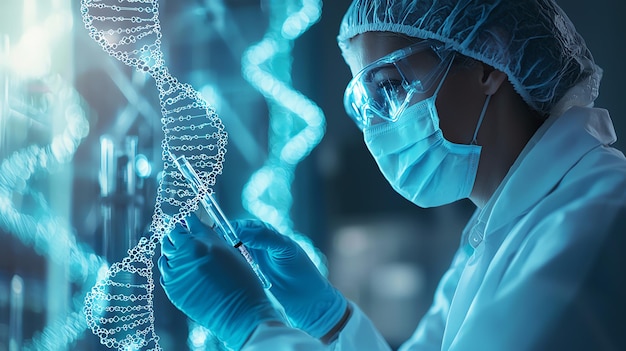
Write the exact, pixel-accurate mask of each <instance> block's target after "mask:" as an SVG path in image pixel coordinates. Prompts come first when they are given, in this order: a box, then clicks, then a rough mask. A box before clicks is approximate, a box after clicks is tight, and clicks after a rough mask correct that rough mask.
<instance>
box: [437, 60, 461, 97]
mask: <svg viewBox="0 0 626 351" xmlns="http://www.w3.org/2000/svg"><path fill="white" fill-rule="evenodd" d="M451 56H452V57H451V58H450V63H448V67H447V68H446V71H445V72H444V73H443V76H442V77H441V80H440V81H439V85H437V89H435V92H434V93H433V97H434V98H435V99H437V95H439V90H440V89H441V87H442V86H443V82H444V81H445V80H446V77H448V72H450V68H452V63H453V62H454V57H455V56H456V55H455V53H454V52H453V53H452V54H451Z"/></svg>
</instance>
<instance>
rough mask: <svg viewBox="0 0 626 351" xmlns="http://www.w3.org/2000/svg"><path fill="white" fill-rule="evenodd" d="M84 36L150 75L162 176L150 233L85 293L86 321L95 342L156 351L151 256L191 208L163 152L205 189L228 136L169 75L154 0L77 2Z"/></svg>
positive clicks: (190, 195) (192, 198)
mask: <svg viewBox="0 0 626 351" xmlns="http://www.w3.org/2000/svg"><path fill="white" fill-rule="evenodd" d="M81 16H82V18H83V22H84V24H85V27H86V28H87V30H88V32H89V35H90V37H91V38H92V39H93V40H95V41H96V42H97V43H98V44H100V46H101V47H102V48H103V49H104V51H106V52H107V53H108V54H109V55H110V56H113V57H114V58H116V59H118V60H119V61H121V62H123V63H124V64H126V65H128V66H130V67H134V68H135V69H137V70H139V71H141V72H145V73H146V74H149V75H150V76H151V77H152V78H153V79H154V81H155V83H156V87H157V89H158V93H159V102H160V105H161V123H162V130H163V135H164V138H163V142H162V144H161V146H162V160H163V177H162V178H161V180H160V183H159V189H158V192H157V196H156V203H155V207H154V213H153V217H152V222H151V224H150V232H151V236H150V237H149V238H147V237H142V238H141V239H140V240H139V242H138V244H137V245H136V246H135V247H133V248H132V249H130V250H129V251H128V255H127V256H126V257H125V258H123V259H122V260H121V261H120V262H115V263H113V264H112V265H111V266H110V268H109V270H108V272H107V273H106V275H105V276H104V277H103V278H102V279H100V280H98V282H97V283H96V284H95V285H94V286H93V288H92V289H91V291H90V292H89V293H88V294H87V296H86V298H85V307H84V314H85V317H86V320H87V324H88V325H89V327H90V329H91V330H92V332H93V333H94V334H96V335H97V336H98V337H99V338H100V342H101V343H102V344H104V345H106V346H107V347H109V348H116V349H119V350H137V349H146V350H161V347H160V346H159V337H158V335H157V334H156V332H155V329H154V308H153V297H154V295H153V292H154V281H153V256H154V253H155V250H156V247H157V245H158V244H159V242H160V240H161V238H162V237H163V236H164V235H165V234H166V233H167V232H169V230H170V229H171V228H172V227H173V226H174V225H175V224H176V223H178V222H180V221H181V220H182V219H183V218H184V217H185V216H186V215H188V214H189V213H190V212H192V211H195V210H196V209H197V206H198V198H197V196H196V194H195V193H194V192H193V189H191V188H190V186H189V185H188V183H187V182H186V181H185V179H184V178H183V175H182V174H181V173H180V172H179V171H178V170H177V168H176V166H175V164H174V163H173V160H172V159H170V156H169V155H170V152H171V153H173V154H175V155H177V156H185V158H186V159H187V160H188V161H189V162H190V163H191V164H192V166H193V168H194V169H195V170H196V172H197V173H198V175H199V177H200V178H201V180H202V182H203V184H204V185H205V187H206V188H207V189H209V190H210V191H212V190H211V189H212V187H213V185H215V181H216V177H217V175H219V174H221V173H222V164H223V162H224V156H225V153H226V144H227V140H228V134H227V133H226V131H225V129H224V126H223V124H222V121H221V120H220V118H219V117H218V115H217V114H216V112H215V110H214V109H213V108H212V107H211V106H210V105H209V104H208V103H207V102H206V101H205V100H204V99H203V98H202V97H201V96H200V93H199V92H197V91H196V90H194V89H193V87H192V86H191V85H189V84H186V83H181V82H180V81H178V79H176V78H175V77H174V76H172V75H171V74H170V73H169V71H168V69H167V67H166V66H165V62H164V59H163V52H162V51H161V37H162V34H161V26H160V22H159V4H158V1H157V0H81Z"/></svg>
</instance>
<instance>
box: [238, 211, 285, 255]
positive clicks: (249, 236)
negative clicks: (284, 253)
mask: <svg viewBox="0 0 626 351" xmlns="http://www.w3.org/2000/svg"><path fill="white" fill-rule="evenodd" d="M232 225H233V229H235V231H236V232H237V235H238V236H239V239H240V240H241V242H243V243H244V245H246V247H248V248H251V249H258V250H270V251H276V250H277V251H280V250H282V249H283V248H284V246H285V245H286V244H287V241H286V240H285V239H288V238H287V237H285V236H284V235H282V234H280V233H278V232H277V231H276V230H275V229H274V228H272V227H271V226H270V225H269V224H266V223H265V222H263V221H260V220H258V219H244V220H237V221H233V222H232Z"/></svg>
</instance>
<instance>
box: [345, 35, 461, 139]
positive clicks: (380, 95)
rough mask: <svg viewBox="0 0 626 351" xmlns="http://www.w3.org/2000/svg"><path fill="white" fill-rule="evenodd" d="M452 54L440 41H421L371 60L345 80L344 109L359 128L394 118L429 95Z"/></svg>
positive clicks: (391, 120) (390, 120) (392, 120)
mask: <svg viewBox="0 0 626 351" xmlns="http://www.w3.org/2000/svg"><path fill="white" fill-rule="evenodd" d="M453 53H454V51H452V50H451V49H449V48H447V47H446V46H445V45H444V44H443V43H441V42H438V41H435V40H424V41H420V42H419V43H416V44H413V45H411V46H408V47H406V48H404V49H400V50H398V51H394V52H392V53H391V54H389V55H387V56H384V57H382V58H380V59H378V60H376V61H374V62H372V63H371V64H369V65H367V66H366V67H365V68H363V69H362V70H361V71H360V72H359V73H357V74H356V75H355V76H354V78H352V80H351V81H350V83H348V86H347V88H346V91H345V94H344V98H343V103H344V107H345V109H346V112H347V113H348V115H349V116H350V117H351V118H352V119H353V120H354V122H356V124H357V126H358V127H359V128H360V129H361V130H363V129H364V128H366V127H369V126H371V125H374V124H379V123H386V122H394V121H396V120H397V119H398V117H399V116H400V114H401V113H402V111H404V110H405V109H406V108H407V107H408V106H409V105H410V104H411V101H412V100H414V99H415V100H416V101H413V103H415V102H417V101H420V100H423V99H426V98H428V97H429V96H427V94H428V93H431V94H432V88H433V87H434V85H435V83H436V82H438V81H439V79H440V78H441V76H442V75H443V73H444V72H445V70H446V68H448V66H449V64H450V62H451V60H452V59H453V57H454V55H453Z"/></svg>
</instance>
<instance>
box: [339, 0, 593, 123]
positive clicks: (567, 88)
mask: <svg viewBox="0 0 626 351" xmlns="http://www.w3.org/2000/svg"><path fill="white" fill-rule="evenodd" d="M365 32H394V33H400V34H404V35H408V36H410V37H415V38H420V39H436V40H439V41H441V42H444V43H446V44H448V45H450V47H451V48H452V49H454V50H456V51H458V52H459V53H461V54H463V55H465V56H468V57H471V58H473V59H476V60H479V61H481V62H484V63H486V64H488V65H490V66H492V67H494V68H496V69H498V70H500V71H502V72H504V73H506V74H507V76H508V78H509V80H510V81H511V83H512V85H513V87H514V88H515V90H516V91H517V93H518V94H519V95H520V96H521V97H522V98H523V99H524V101H526V103H527V104H528V105H529V106H530V107H531V108H533V109H534V110H536V111H538V112H540V113H542V114H556V115H560V114H562V113H563V112H564V111H566V110H567V109H569V108H570V107H572V106H589V105H592V104H593V101H594V100H595V99H596V98H597V96H598V89H599V85H600V79H601V77H602V69H601V68H600V67H598V66H597V65H596V64H595V63H594V61H593V57H592V55H591V52H590V51H589V49H587V46H586V45H585V41H584V40H583V38H582V37H581V36H580V35H579V34H578V33H577V32H576V29H575V28H574V25H573V24H572V22H571V21H570V20H569V18H568V17H567V15H566V14H565V13H564V12H563V10H562V9H561V8H560V7H559V6H558V5H557V4H556V3H555V2H554V1H553V0H354V1H353V2H352V4H351V5H350V7H349V8H348V10H347V12H346V14H345V16H344V18H343V21H342V23H341V27H340V29H339V35H338V37H337V41H338V43H339V47H340V48H341V51H342V54H343V56H344V59H345V60H346V61H347V62H350V60H351V57H350V39H351V38H353V37H355V36H356V35H358V34H362V33H365Z"/></svg>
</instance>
